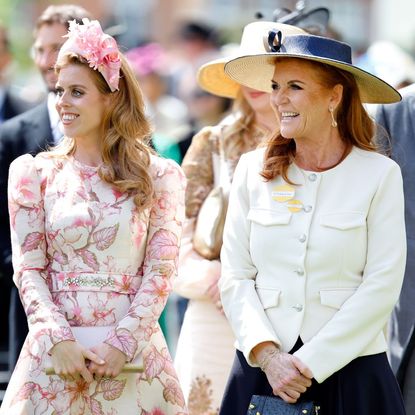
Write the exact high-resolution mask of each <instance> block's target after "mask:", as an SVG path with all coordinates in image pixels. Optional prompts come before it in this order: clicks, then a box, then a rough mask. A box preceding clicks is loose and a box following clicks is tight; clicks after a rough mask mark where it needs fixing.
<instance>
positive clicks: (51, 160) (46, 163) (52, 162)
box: [10, 153, 64, 177]
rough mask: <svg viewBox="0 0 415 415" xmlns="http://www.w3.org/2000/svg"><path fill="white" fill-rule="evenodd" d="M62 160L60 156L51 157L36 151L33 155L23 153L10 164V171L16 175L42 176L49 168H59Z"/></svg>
mask: <svg viewBox="0 0 415 415" xmlns="http://www.w3.org/2000/svg"><path fill="white" fill-rule="evenodd" d="M63 162H64V160H63V158H61V157H51V156H50V155H48V154H46V153H38V154H36V155H35V156H33V155H31V154H23V155H22V156H20V157H17V158H16V159H15V160H14V161H13V162H12V163H11V164H10V171H13V172H14V173H15V174H17V175H20V176H21V175H26V176H27V175H33V176H39V177H41V176H44V175H47V174H48V172H50V171H51V170H56V169H60V168H61V167H62V164H63Z"/></svg>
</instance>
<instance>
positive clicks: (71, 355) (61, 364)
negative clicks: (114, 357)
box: [50, 340, 105, 383]
mask: <svg viewBox="0 0 415 415" xmlns="http://www.w3.org/2000/svg"><path fill="white" fill-rule="evenodd" d="M50 354H51V358H52V364H53V368H54V370H55V373H56V374H57V375H59V376H61V377H63V378H69V379H73V380H77V379H78V378H79V376H82V378H84V380H85V381H86V382H87V383H91V382H92V381H93V380H94V378H93V376H92V374H91V373H90V372H89V370H88V367H87V365H86V362H85V360H86V359H88V360H90V361H91V362H94V363H96V364H97V365H103V364H104V363H105V362H104V360H102V359H101V358H100V357H99V356H98V355H96V354H95V353H93V352H92V351H91V350H88V349H86V348H85V347H83V346H82V345H81V344H80V343H78V342H76V341H72V340H64V341H62V342H60V343H57V344H55V346H53V347H52V349H51V351H50Z"/></svg>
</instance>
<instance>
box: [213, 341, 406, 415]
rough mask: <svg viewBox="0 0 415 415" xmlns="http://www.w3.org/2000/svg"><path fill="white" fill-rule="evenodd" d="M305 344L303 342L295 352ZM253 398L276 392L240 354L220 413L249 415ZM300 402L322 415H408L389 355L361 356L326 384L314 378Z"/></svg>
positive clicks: (237, 353) (236, 359)
mask: <svg viewBox="0 0 415 415" xmlns="http://www.w3.org/2000/svg"><path fill="white" fill-rule="evenodd" d="M301 345H302V343H301V341H300V340H299V341H298V342H297V344H296V345H295V346H294V348H293V350H292V352H294V351H295V350H297V349H298V348H299V347H301ZM252 395H269V396H273V393H272V389H271V387H270V385H269V383H268V380H267V378H266V376H265V373H264V372H262V370H261V369H259V368H254V367H251V366H249V365H248V363H247V362H246V360H245V357H244V355H243V354H242V353H241V352H240V351H237V352H236V356H235V360H234V363H233V367H232V370H231V374H230V377H229V380H228V384H227V386H226V390H225V393H224V397H223V400H222V405H221V408H220V412H219V414H220V415H246V413H247V410H248V405H249V402H250V400H251V397H252ZM300 399H304V400H312V401H314V402H315V403H316V404H317V405H319V406H320V412H319V414H320V415H405V408H404V404H403V401H402V395H401V391H400V389H399V386H398V383H397V381H396V378H395V376H394V374H393V372H392V369H391V368H390V365H389V362H388V360H387V357H386V353H379V354H375V355H370V356H363V357H359V358H357V359H355V360H353V361H352V362H350V363H349V364H348V365H347V366H345V367H344V368H342V369H341V370H339V371H338V372H336V373H334V374H333V375H332V376H330V377H329V378H327V379H326V380H325V381H324V382H322V383H317V382H316V381H315V380H314V379H313V383H312V385H311V386H310V387H309V388H308V389H307V391H306V392H305V393H304V394H302V395H301V398H300Z"/></svg>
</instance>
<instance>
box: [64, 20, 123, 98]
mask: <svg viewBox="0 0 415 415" xmlns="http://www.w3.org/2000/svg"><path fill="white" fill-rule="evenodd" d="M82 22H83V24H78V23H76V21H75V20H72V21H71V22H69V31H68V34H67V35H66V36H65V37H67V38H68V40H67V41H66V42H65V43H64V44H63V45H62V48H61V50H60V51H59V57H60V56H62V55H63V54H66V53H68V52H73V53H76V54H78V55H80V56H82V57H83V58H85V59H86V60H87V61H88V63H89V66H90V67H91V68H93V69H94V70H98V71H99V72H100V73H101V74H102V76H103V77H104V79H105V81H106V82H107V84H108V86H109V87H110V89H111V92H114V91H118V83H119V79H120V68H121V60H120V52H119V50H118V46H117V42H116V41H115V39H114V38H113V37H112V36H110V35H107V34H105V33H104V32H103V31H102V29H101V25H100V24H99V22H98V20H91V21H90V20H89V19H87V18H84V19H82ZM59 57H58V60H59Z"/></svg>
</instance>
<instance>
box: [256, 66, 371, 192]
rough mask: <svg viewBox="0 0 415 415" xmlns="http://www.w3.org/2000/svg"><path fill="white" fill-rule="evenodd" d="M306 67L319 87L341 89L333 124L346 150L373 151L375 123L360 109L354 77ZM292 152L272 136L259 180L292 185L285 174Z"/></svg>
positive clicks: (287, 142) (286, 143)
mask: <svg viewBox="0 0 415 415" xmlns="http://www.w3.org/2000/svg"><path fill="white" fill-rule="evenodd" d="M292 59H293V61H294V60H295V58H292ZM302 61H304V60H302ZM307 63H308V64H309V65H310V66H312V67H313V69H314V70H315V71H317V72H319V79H320V84H321V85H322V86H323V87H325V88H328V89H331V88H333V87H334V86H335V85H337V84H340V85H342V86H343V96H342V100H341V102H340V104H339V105H338V106H337V108H336V121H337V128H338V130H339V134H340V137H341V139H342V140H343V141H344V143H345V144H346V148H347V149H348V150H349V151H350V149H351V148H352V147H353V146H356V147H358V148H361V149H363V150H368V151H377V146H376V144H375V137H374V136H375V123H374V121H373V120H372V119H371V118H370V116H369V114H368V113H367V111H366V110H365V108H364V107H363V105H362V101H361V100H360V94H359V89H358V86H357V83H356V80H355V78H354V76H353V75H352V74H350V73H348V72H346V71H343V70H341V69H337V68H335V67H334V66H331V65H327V64H324V63H320V62H312V61H307ZM295 151H296V147H295V141H294V140H293V139H287V138H284V137H283V136H282V135H281V134H279V133H278V134H276V135H274V136H273V137H272V138H271V139H270V141H269V142H268V145H267V147H266V150H265V156H264V163H263V168H262V171H261V173H260V174H261V176H262V177H263V178H265V179H266V180H267V181H270V180H273V179H274V178H275V177H278V176H282V178H283V179H284V180H285V181H286V182H288V183H290V184H293V183H292V182H291V181H290V180H289V179H288V177H287V172H288V168H289V166H290V164H291V163H292V162H293V160H294V158H295Z"/></svg>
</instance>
